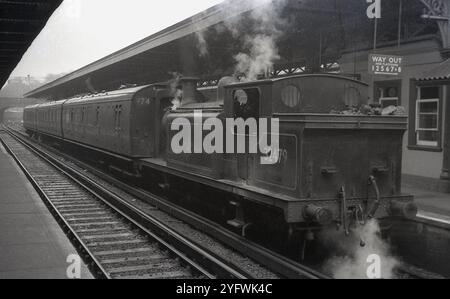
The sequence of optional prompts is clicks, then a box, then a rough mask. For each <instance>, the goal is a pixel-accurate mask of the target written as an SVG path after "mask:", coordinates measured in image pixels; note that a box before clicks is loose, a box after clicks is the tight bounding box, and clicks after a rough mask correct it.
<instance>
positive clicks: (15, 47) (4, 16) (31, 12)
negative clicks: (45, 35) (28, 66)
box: [0, 0, 62, 86]
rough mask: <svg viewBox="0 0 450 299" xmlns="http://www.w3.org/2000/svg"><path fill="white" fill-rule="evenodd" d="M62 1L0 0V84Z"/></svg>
mask: <svg viewBox="0 0 450 299" xmlns="http://www.w3.org/2000/svg"><path fill="white" fill-rule="evenodd" d="M61 2H62V0H10V1H3V0H0V84H1V85H0V86H3V85H4V84H5V82H6V81H7V80H8V77H9V75H10V74H11V72H12V71H13V70H14V68H15V67H16V66H17V64H18V63H19V61H20V60H21V59H22V56H23V54H24V53H25V52H26V51H27V49H28V47H29V46H30V45H31V43H32V42H33V40H34V39H35V38H36V36H37V35H38V34H39V33H40V32H41V30H42V28H43V27H44V26H45V24H46V23H47V21H48V19H49V18H50V16H51V15H52V14H53V12H54V11H55V10H56V8H57V7H58V6H59V5H60V4H61Z"/></svg>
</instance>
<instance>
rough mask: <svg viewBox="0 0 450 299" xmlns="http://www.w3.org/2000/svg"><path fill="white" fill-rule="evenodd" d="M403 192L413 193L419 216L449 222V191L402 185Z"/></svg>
mask: <svg viewBox="0 0 450 299" xmlns="http://www.w3.org/2000/svg"><path fill="white" fill-rule="evenodd" d="M403 193H406V194H412V195H414V200H415V202H416V203H417V205H418V206H419V216H423V217H426V218H431V219H436V220H444V221H446V222H450V193H439V192H433V191H428V190H423V189H419V188H416V187H414V186H411V185H404V186H403Z"/></svg>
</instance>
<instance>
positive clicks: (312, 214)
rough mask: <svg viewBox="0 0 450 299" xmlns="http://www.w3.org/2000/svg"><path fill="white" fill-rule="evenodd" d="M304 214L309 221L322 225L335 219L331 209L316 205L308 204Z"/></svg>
mask: <svg viewBox="0 0 450 299" xmlns="http://www.w3.org/2000/svg"><path fill="white" fill-rule="evenodd" d="M303 215H304V217H305V219H306V220H307V221H310V222H315V223H318V224H320V225H327V224H330V223H331V222H332V221H333V213H332V212H331V211H330V210H328V209H325V208H321V207H318V206H315V205H308V206H306V207H305V208H304V209H303Z"/></svg>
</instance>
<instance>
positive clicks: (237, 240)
mask: <svg viewBox="0 0 450 299" xmlns="http://www.w3.org/2000/svg"><path fill="white" fill-rule="evenodd" d="M5 130H6V131H7V133H8V134H10V135H11V136H14V138H17V139H18V140H20V143H22V144H25V145H26V146H28V147H31V148H32V149H33V151H37V152H40V154H42V155H45V156H49V155H50V153H48V152H49V151H51V152H52V153H51V154H54V149H53V148H51V147H46V146H36V145H34V144H33V142H30V141H29V140H28V139H29V138H28V137H27V136H26V135H25V134H24V132H20V131H17V130H16V129H14V130H11V129H9V128H5ZM44 147H45V148H44ZM57 155H58V156H59V158H49V159H51V160H53V162H54V163H58V161H61V160H69V161H72V162H73V163H74V164H76V165H78V166H79V167H81V168H82V169H84V170H86V171H84V173H83V172H79V171H76V170H74V168H72V167H71V166H68V165H63V166H62V167H64V168H65V169H66V170H67V171H69V172H70V173H71V175H72V176H75V177H76V179H78V180H83V181H85V182H88V183H87V185H88V188H98V187H99V185H101V184H98V183H96V182H95V181H93V179H92V176H95V177H96V178H97V177H98V178H99V179H100V180H103V181H104V182H105V183H106V184H110V185H112V186H115V187H117V188H119V189H120V190H121V191H123V192H126V193H127V194H130V195H131V196H133V197H134V198H138V199H139V200H141V201H142V202H145V203H147V204H150V205H151V206H154V207H155V208H154V209H155V210H158V212H159V211H161V212H163V213H167V214H168V215H170V216H173V217H175V218H176V219H179V220H180V221H182V222H184V223H186V224H188V225H189V226H191V227H193V229H198V231H201V233H205V234H207V235H210V236H213V238H214V239H217V241H218V242H221V243H223V244H227V246H229V247H230V248H232V249H233V250H236V251H237V252H240V253H242V254H244V255H245V256H248V258H250V259H252V260H254V261H255V262H257V263H260V264H261V265H262V266H264V267H267V269H268V270H269V271H273V273H276V275H277V276H278V277H281V278H290V279H329V278H330V277H329V276H327V275H325V274H322V273H320V272H318V271H316V270H315V269H312V268H309V267H307V266H304V265H301V264H298V263H297V262H295V261H292V260H290V259H288V258H286V257H284V256H281V255H279V254H276V253H274V252H272V251H270V250H268V249H266V248H264V247H262V246H260V245H257V244H255V243H253V242H250V241H248V240H247V239H244V238H242V237H240V236H237V235H235V234H234V233H231V232H229V231H228V230H226V229H225V228H223V227H221V226H218V225H217V224H215V223H213V222H211V221H209V220H207V219H204V218H202V217H199V216H198V215H196V214H193V213H191V212H189V211H187V210H185V209H183V208H180V207H178V206H176V205H173V204H171V203H170V202H168V201H166V200H165V199H163V198H161V197H158V196H155V195H153V194H150V193H148V192H146V191H144V190H141V189H139V188H136V187H132V186H129V185H127V184H126V183H123V182H121V181H119V180H117V179H115V178H113V177H111V176H109V175H107V174H105V173H103V172H101V171H99V170H97V169H95V168H93V167H91V166H89V165H87V164H85V163H83V162H80V161H78V160H75V159H73V158H72V157H70V156H68V155H66V154H63V153H60V152H57ZM75 168H76V167H75ZM68 169H70V170H68ZM88 173H91V178H89V176H88ZM103 186H104V185H103ZM105 192H106V194H107V195H108V196H107V197H112V198H114V200H113V201H114V202H115V205H116V206H117V205H119V206H120V208H121V210H122V211H123V210H125V213H126V214H128V215H129V214H133V215H134V217H133V219H134V220H135V221H136V222H138V223H139V224H140V225H144V226H148V222H152V223H153V225H150V226H151V227H152V229H153V230H156V231H157V232H158V235H163V236H164V237H169V238H170V239H172V240H173V238H171V237H170V234H169V233H168V232H167V231H169V232H170V231H171V229H170V228H168V227H164V225H163V224H162V223H161V222H158V220H155V219H149V217H151V216H150V215H149V214H151V213H149V211H148V210H146V211H144V209H140V208H139V205H135V203H130V201H128V202H127V201H126V200H120V201H119V200H118V199H117V197H118V195H116V194H118V193H112V192H110V191H108V190H106V191H105ZM119 194H120V192H119ZM156 207H157V208H156ZM151 209H153V208H151ZM158 212H156V213H158ZM155 223H156V225H154V224H155ZM172 233H173V232H172ZM175 241H176V243H180V242H178V241H177V240H175ZM192 242H193V241H192V240H184V241H183V242H181V247H182V248H183V250H187V251H188V252H190V251H191V249H190V248H188V247H186V246H185V245H184V243H192ZM197 246H198V247H199V248H200V251H202V252H207V254H209V255H213V256H214V253H212V252H211V251H210V250H209V248H208V247H207V246H203V245H202V244H197ZM199 259H200V260H204V258H202V257H201V256H200V257H199ZM215 259H218V260H220V263H219V264H220V266H213V268H214V269H216V272H218V273H220V274H219V275H216V277H220V278H230V277H232V278H251V279H252V278H262V277H259V276H255V275H254V274H252V273H249V271H246V270H244V269H237V270H235V272H237V273H234V275H230V274H229V273H227V271H226V270H227V269H228V268H230V267H231V268H234V265H233V263H231V262H230V261H228V260H227V258H220V257H217V256H216V257H215ZM210 264H211V263H210ZM224 269H225V270H224ZM271 277H273V276H271Z"/></svg>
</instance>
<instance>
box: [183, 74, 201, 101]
mask: <svg viewBox="0 0 450 299" xmlns="http://www.w3.org/2000/svg"><path fill="white" fill-rule="evenodd" d="M198 81H199V79H198V78H194V77H183V78H181V79H180V83H181V87H182V88H183V98H182V101H181V106H186V105H189V104H193V103H196V102H197V82H198Z"/></svg>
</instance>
